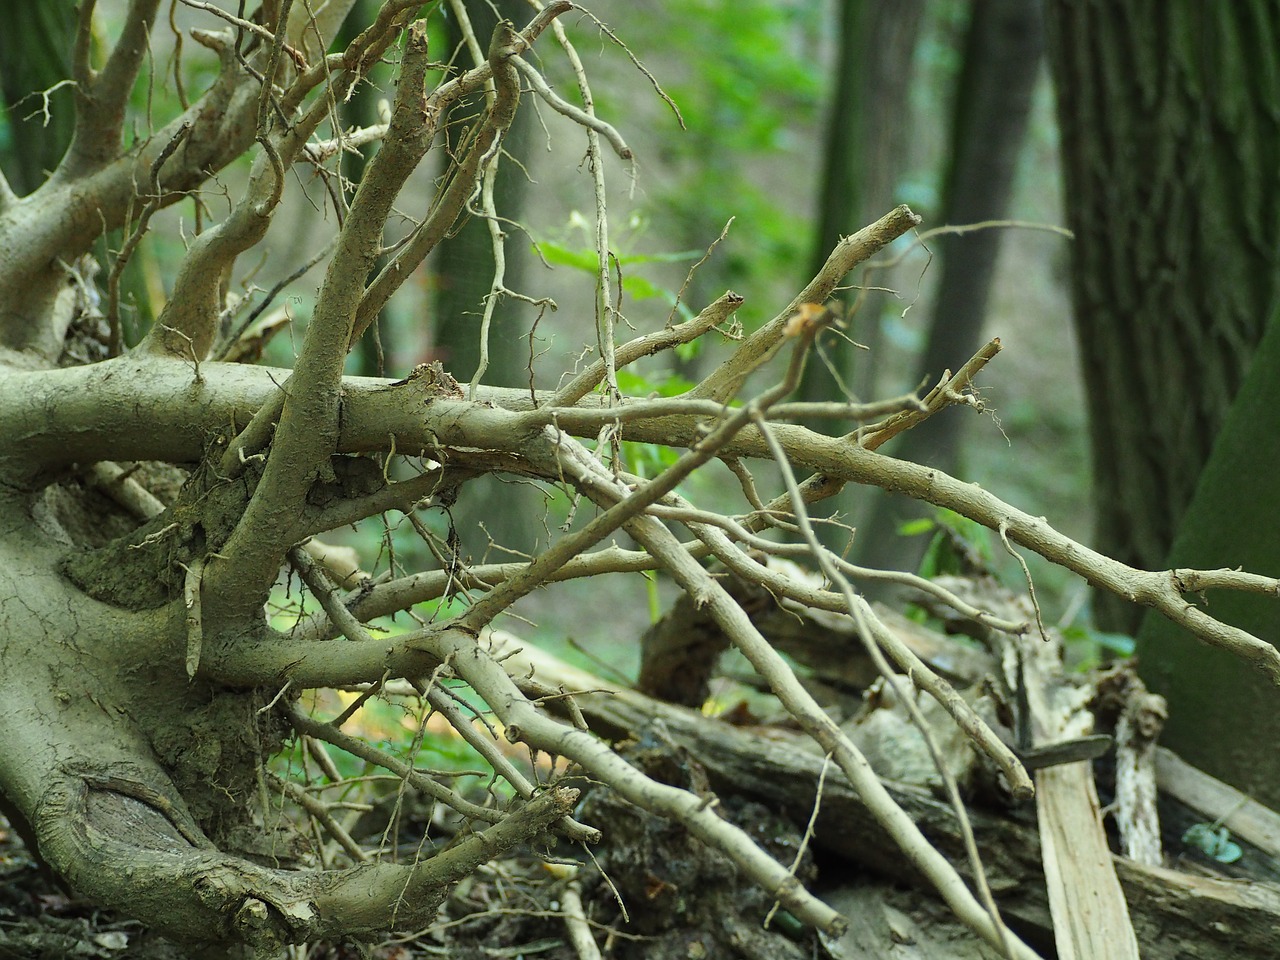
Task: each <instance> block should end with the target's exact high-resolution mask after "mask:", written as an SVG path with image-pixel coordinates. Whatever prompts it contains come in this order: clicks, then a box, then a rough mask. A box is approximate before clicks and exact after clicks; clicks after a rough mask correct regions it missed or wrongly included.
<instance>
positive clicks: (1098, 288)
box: [1047, 0, 1280, 631]
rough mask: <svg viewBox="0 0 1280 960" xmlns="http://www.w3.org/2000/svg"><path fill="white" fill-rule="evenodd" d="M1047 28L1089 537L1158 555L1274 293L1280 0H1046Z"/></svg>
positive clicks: (1128, 616)
mask: <svg viewBox="0 0 1280 960" xmlns="http://www.w3.org/2000/svg"><path fill="white" fill-rule="evenodd" d="M1047 26H1048V49H1049V53H1050V62H1051V64H1052V69H1053V74H1054V81H1055V84H1056V88H1057V95H1058V119H1059V124H1060V126H1061V135H1062V157H1063V175H1064V179H1065V200H1066V207H1067V221H1068V226H1070V228H1071V229H1072V230H1073V231H1074V232H1075V235H1076V240H1075V244H1074V246H1073V250H1074V262H1073V268H1072V292H1073V296H1074V300H1075V315H1076V330H1077V336H1078V337H1079V340H1080V350H1081V357H1082V362H1083V365H1084V370H1083V373H1084V378H1085V381H1086V384H1087V390H1086V396H1087V397H1088V403H1089V421H1090V430H1091V437H1090V439H1091V445H1092V450H1093V471H1094V478H1095V489H1094V497H1095V501H1096V510H1097V519H1098V537H1097V539H1098V544H1097V546H1098V548H1099V549H1100V550H1102V551H1104V552H1106V553H1108V554H1111V555H1112V556H1115V557H1116V558H1118V559H1120V560H1123V561H1124V562H1126V563H1130V564H1134V565H1136V566H1140V567H1159V566H1161V565H1162V564H1163V562H1164V560H1165V557H1166V556H1167V555H1168V553H1169V548H1170V546H1171V545H1172V543H1173V540H1174V535H1175V533H1176V531H1177V528H1178V524H1179V522H1180V520H1181V519H1182V516H1183V513H1184V511H1185V510H1186V508H1187V505H1188V503H1189V502H1190V500H1191V497H1192V494H1193V492H1194V491H1195V488H1196V481H1197V477H1198V476H1199V474H1200V470H1201V468H1202V467H1203V466H1204V463H1205V461H1206V459H1207V458H1208V456H1209V451H1210V448H1211V447H1212V444H1213V441H1214V437H1215V436H1216V435H1217V433H1218V430H1219V428H1220V427H1221V425H1222V422H1223V419H1224V417H1225V416H1226V414H1227V411H1228V409H1229V408H1230V406H1231V403H1232V401H1233V400H1234V398H1235V396H1236V392H1237V391H1238V390H1239V388H1240V384H1241V382H1242V381H1243V379H1244V375H1245V372H1246V371H1247V369H1248V364H1249V361H1250V358H1251V357H1252V355H1253V352H1254V348H1255V347H1256V345H1257V344H1258V342H1259V340H1260V339H1261V338H1262V335H1263V332H1264V331H1265V329H1266V325H1267V322H1268V320H1269V318H1270V317H1271V316H1272V314H1273V313H1274V310H1275V306H1276V303H1277V293H1278V292H1280V291H1278V281H1280V271H1278V270H1277V266H1278V258H1280V194H1277V191H1276V190H1275V182H1276V170H1277V169H1280V120H1278V118H1277V115H1276V112H1275V104H1276V103H1277V102H1280V71H1278V70H1277V50H1278V49H1280V10H1278V9H1277V8H1276V6H1275V5H1274V4H1271V3H1263V2H1241V3H1231V4H1215V3H1210V4H1206V3H1199V2H1196V0H1175V2H1168V3H1165V2H1158V0H1126V2H1120V3H1112V2H1107V3H1100V2H1089V3H1079V2H1065V0H1051V2H1050V3H1049V5H1048V23H1047ZM1096 613H1097V616H1098V620H1099V622H1100V623H1102V624H1104V625H1106V626H1108V627H1111V628H1119V629H1123V630H1126V631H1133V630H1134V629H1136V627H1137V624H1138V621H1139V617H1140V613H1139V611H1138V609H1137V608H1135V607H1132V606H1126V605H1124V604H1123V603H1122V602H1120V601H1118V600H1115V599H1114V598H1102V597H1099V600H1098V608H1097V611H1096Z"/></svg>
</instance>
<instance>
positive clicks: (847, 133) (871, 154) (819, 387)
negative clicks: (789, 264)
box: [802, 0, 924, 400]
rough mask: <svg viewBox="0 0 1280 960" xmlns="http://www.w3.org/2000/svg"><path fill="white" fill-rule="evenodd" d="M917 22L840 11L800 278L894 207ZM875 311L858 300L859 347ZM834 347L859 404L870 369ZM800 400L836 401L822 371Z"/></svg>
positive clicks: (810, 373)
mask: <svg viewBox="0 0 1280 960" xmlns="http://www.w3.org/2000/svg"><path fill="white" fill-rule="evenodd" d="M923 16H924V3H923V2H922V0H901V2H898V0H842V2H841V4H840V8H839V17H840V24H839V26H840V49H839V51H838V53H837V54H836V60H835V85H834V86H835V89H834V90H833V92H832V95H831V110H830V115H829V118H828V120H827V126H826V144H825V147H824V149H823V162H822V183H821V186H820V187H819V189H818V232H817V237H816V245H815V248H814V252H813V256H812V262H811V263H810V264H809V266H810V270H809V273H808V274H807V276H813V275H814V274H816V273H817V272H818V270H820V269H821V268H822V264H823V262H824V261H825V260H826V258H827V254H828V253H830V252H831V251H832V250H833V249H835V246H836V244H837V243H839V242H840V238H841V237H844V236H848V235H849V233H850V232H851V231H852V230H854V229H855V228H856V227H857V226H858V225H859V224H862V223H869V222H871V221H872V220H874V219H875V218H876V217H877V216H879V215H880V214H881V213H883V212H884V211H885V210H888V209H889V208H890V207H892V206H893V204H894V196H893V192H894V188H895V187H896V186H897V181H898V177H899V175H900V173H901V171H902V168H903V165H904V164H905V162H906V156H907V143H908V135H909V133H910V130H911V125H910V124H909V123H908V122H907V121H906V119H905V118H906V117H907V116H908V115H909V112H910V110H909V102H908V99H907V94H908V92H909V90H910V87H911V77H912V73H913V71H912V64H913V61H914V55H915V47H916V38H917V36H918V35H919V32H920V21H921V19H922V18H923ZM855 295H856V294H854V293H851V294H850V295H849V299H850V300H852V299H853V296H855ZM882 307H883V298H882V296H881V295H879V294H876V293H869V294H868V295H867V296H866V298H865V300H863V302H862V305H861V307H860V308H859V310H858V314H857V317H856V319H855V320H854V325H853V326H854V329H853V331H852V332H853V335H854V336H855V338H856V339H858V340H859V341H860V342H862V343H864V344H868V345H871V344H872V343H873V342H874V341H875V340H876V339H877V331H878V329H879V320H878V315H879V312H880V310H881V308H882ZM838 342H839V344H840V346H839V348H838V349H834V350H833V351H832V356H833V360H834V362H835V363H836V369H837V371H838V373H839V375H840V378H841V379H842V380H843V381H844V383H845V384H846V385H847V386H849V387H852V388H853V389H854V390H855V392H857V393H858V394H859V395H860V396H862V397H864V398H868V397H870V396H872V395H873V391H874V383H873V382H872V373H873V371H874V365H873V364H872V363H870V362H868V361H867V360H866V359H865V358H863V357H862V356H860V354H862V351H855V350H854V349H852V348H851V347H849V346H847V345H846V344H845V343H844V342H843V341H838ZM802 395H803V396H804V398H805V399H806V400H832V399H842V398H843V393H842V391H841V388H840V386H839V385H838V384H837V383H835V381H834V380H833V378H832V376H831V374H830V372H829V371H827V370H826V368H825V367H824V366H823V365H822V364H821V363H811V364H810V365H809V368H808V370H807V372H806V374H805V380H804V385H803V387H802Z"/></svg>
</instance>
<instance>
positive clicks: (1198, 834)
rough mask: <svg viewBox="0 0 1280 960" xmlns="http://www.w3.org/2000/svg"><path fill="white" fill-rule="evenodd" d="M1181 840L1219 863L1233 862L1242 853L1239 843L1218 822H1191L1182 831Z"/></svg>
mask: <svg viewBox="0 0 1280 960" xmlns="http://www.w3.org/2000/svg"><path fill="white" fill-rule="evenodd" d="M1182 842H1183V843H1185V844H1186V845H1187V846H1189V847H1194V848H1195V849H1197V850H1199V851H1200V852H1201V853H1203V854H1204V855H1205V856H1206V857H1212V858H1213V859H1214V860H1217V861H1218V862H1219V863H1235V862H1236V861H1237V860H1239V859H1240V857H1241V856H1243V854H1244V851H1243V850H1241V849H1240V844H1238V843H1236V842H1235V841H1234V840H1232V839H1231V831H1230V830H1228V829H1227V828H1226V827H1224V826H1222V824H1221V823H1219V822H1214V823H1193V824H1192V825H1191V826H1190V827H1188V828H1187V830H1186V832H1185V833H1183V835H1182Z"/></svg>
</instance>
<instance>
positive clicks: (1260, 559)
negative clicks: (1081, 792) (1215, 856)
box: [1138, 314, 1280, 808]
mask: <svg viewBox="0 0 1280 960" xmlns="http://www.w3.org/2000/svg"><path fill="white" fill-rule="evenodd" d="M1278 409H1280V323H1276V322H1275V320H1274V314H1273V320H1272V322H1271V324H1270V326H1269V328H1268V332H1267V335H1266V337H1264V338H1263V341H1262V343H1261V344H1259V346H1258V350H1257V353H1256V354H1255V357H1254V361H1253V364H1252V366H1251V367H1250V370H1249V375H1248V377H1247V378H1246V380H1245V383H1244V386H1243V387H1242V388H1241V390H1240V393H1239V394H1238V395H1237V397H1236V401H1235V403H1234V404H1232V407H1231V412H1230V413H1229V414H1228V416H1227V418H1226V421H1225V422H1224V423H1223V425H1222V429H1221V431H1220V432H1219V434H1218V439H1217V442H1216V443H1215V444H1214V446H1213V453H1212V455H1211V456H1210V458H1209V462H1208V463H1207V464H1206V465H1205V468H1204V470H1203V471H1202V472H1201V474H1200V480H1199V484H1198V485H1197V487H1196V492H1195V496H1194V497H1193V498H1192V500H1191V503H1190V505H1189V506H1188V507H1187V510H1186V512H1185V513H1184V514H1183V518H1182V523H1181V524H1180V526H1179V528H1178V537H1177V540H1175V541H1174V545H1173V552H1172V553H1171V554H1170V556H1169V563H1170V565H1171V566H1178V567H1189V566H1199V567H1237V566H1241V565H1244V566H1246V567H1247V568H1248V569H1250V570H1256V571H1257V572H1258V573H1262V574H1267V575H1269V576H1273V577H1274V576H1278V575H1280V539H1277V537H1276V536H1275V535H1274V533H1273V529H1272V528H1271V526H1270V524H1269V523H1268V522H1267V520H1268V519H1269V516H1270V513H1271V510H1272V505H1274V504H1275V503H1277V502H1280V445H1277V444H1276V442H1275V437H1276V410H1278ZM1188 599H1189V600H1191V602H1193V603H1198V604H1205V605H1208V604H1212V610H1213V612H1214V615H1215V616H1219V617H1220V616H1226V617H1228V618H1229V619H1230V621H1231V622H1232V623H1234V624H1236V625H1237V626H1239V627H1240V628H1242V629H1244V630H1248V631H1249V632H1250V633H1252V634H1253V635H1254V636H1256V637H1260V638H1261V639H1263V640H1266V641H1267V642H1269V643H1272V644H1280V628H1278V627H1277V623H1276V598H1275V597H1274V596H1270V595H1267V594H1256V593H1221V592H1215V593H1213V594H1212V595H1210V596H1209V597H1189V598H1188ZM1138 656H1139V659H1140V664H1141V668H1142V673H1143V676H1144V677H1145V678H1146V679H1147V682H1148V684H1149V685H1150V686H1151V687H1152V689H1155V690H1158V691H1160V693H1162V694H1163V695H1164V696H1165V698H1166V699H1167V700H1168V701H1169V707H1170V710H1169V720H1168V722H1167V723H1166V725H1165V728H1164V740H1165V742H1166V743H1168V744H1170V745H1171V746H1174V747H1175V748H1176V749H1177V750H1178V751H1179V752H1180V753H1182V754H1183V756H1185V757H1186V758H1187V759H1188V760H1190V761H1192V762H1193V763H1195V764H1196V765H1197V766H1199V767H1202V768H1203V769H1205V770H1207V771H1208V772H1209V773H1212V774H1213V775H1214V776H1216V777H1219V778H1221V779H1223V780H1226V781H1228V782H1230V783H1232V784H1234V785H1236V786H1237V787H1239V788H1240V789H1241V790H1243V791H1245V792H1246V793H1249V794H1251V795H1252V796H1254V797H1255V798H1256V799H1258V800H1260V801H1261V802H1263V803H1265V804H1266V805H1268V806H1270V807H1273V808H1280V755H1278V754H1277V753H1276V751H1275V750H1271V749H1266V748H1260V746H1261V745H1263V744H1273V743H1276V742H1280V711H1277V710H1276V689H1275V686H1274V685H1273V684H1271V683H1269V682H1268V681H1267V680H1266V679H1265V678H1263V677H1261V676H1258V675H1257V674H1256V672H1255V671H1253V670H1250V669H1249V667H1248V665H1247V664H1244V663H1242V662H1240V661H1239V660H1237V659H1236V658H1234V657H1231V656H1229V655H1228V654H1226V653H1224V652H1223V651H1221V650H1215V649H1213V648H1211V647H1208V646H1206V645H1204V644H1203V643H1200V642H1199V641H1197V640H1195V639H1194V638H1192V637H1190V636H1188V635H1187V634H1186V633H1185V632H1184V631H1181V630H1179V629H1177V628H1176V627H1174V626H1173V625H1172V624H1170V623H1169V622H1168V621H1167V620H1164V619H1163V618H1162V617H1153V616H1148V617H1145V618H1144V619H1143V622H1142V629H1141V631H1140V632H1139V634H1138Z"/></svg>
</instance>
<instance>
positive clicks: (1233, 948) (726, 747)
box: [506, 647, 1280, 960]
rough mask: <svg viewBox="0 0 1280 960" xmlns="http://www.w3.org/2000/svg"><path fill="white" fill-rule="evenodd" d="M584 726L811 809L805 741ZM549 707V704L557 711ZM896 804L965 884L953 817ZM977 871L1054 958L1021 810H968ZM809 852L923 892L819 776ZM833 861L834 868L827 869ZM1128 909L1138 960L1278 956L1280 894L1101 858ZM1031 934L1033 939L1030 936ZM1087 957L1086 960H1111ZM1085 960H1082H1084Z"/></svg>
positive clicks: (1023, 930)
mask: <svg viewBox="0 0 1280 960" xmlns="http://www.w3.org/2000/svg"><path fill="white" fill-rule="evenodd" d="M506 663H507V665H508V668H509V669H510V670H511V671H512V672H513V673H514V674H516V675H524V673H525V672H526V671H527V670H528V669H529V667H530V666H533V667H535V668H536V674H535V676H536V678H537V679H538V680H540V681H542V682H544V683H551V684H552V685H554V686H559V685H560V684H561V683H564V684H566V685H567V686H568V687H569V688H577V689H594V690H600V689H608V688H609V685H608V684H605V683H603V682H601V681H600V680H599V678H596V677H593V676H591V675H589V674H586V673H583V672H582V671H578V670H574V669H573V668H569V667H567V666H565V665H564V664H562V663H558V662H557V661H555V660H554V659H552V658H550V657H549V656H547V655H546V654H543V653H541V652H539V651H536V650H534V649H533V648H531V647H526V648H525V649H524V651H523V652H522V653H521V654H520V655H519V656H517V657H513V658H511V659H510V660H508V661H506ZM577 702H578V704H579V706H580V707H581V709H582V712H583V714H584V715H585V716H586V718H587V719H588V721H589V722H590V724H591V725H592V727H593V728H595V729H596V730H598V731H600V732H602V733H604V734H605V735H607V736H611V737H616V738H625V737H627V736H629V735H631V736H635V737H637V738H640V737H644V736H645V735H651V736H656V737H657V738H658V739H659V741H660V742H665V743H668V744H671V745H674V746H677V747H679V748H680V749H682V750H686V751H688V754H689V756H690V757H692V758H693V759H696V760H697V761H698V762H699V763H700V764H701V765H702V766H703V767H704V768H705V770H706V773H707V776H708V778H709V780H710V782H711V784H712V786H713V788H714V789H715V790H716V791H717V792H718V793H722V794H730V793H740V794H744V795H747V796H750V797H754V798H757V799H760V800H763V801H765V802H766V803H768V804H770V805H771V806H773V807H775V808H777V809H783V810H785V811H786V812H787V813H788V814H789V815H790V816H792V817H793V818H795V819H797V820H800V821H805V820H807V818H808V817H809V815H810V812H811V811H812V809H813V803H814V798H815V796H816V794H817V785H818V778H819V775H820V773H821V770H822V766H823V760H822V757H821V755H819V754H818V753H817V752H816V748H814V747H813V746H812V744H810V743H809V742H808V741H807V740H806V739H805V738H803V737H801V736H800V735H799V734H797V733H793V732H789V731H785V730H780V729H777V728H743V727H734V726H730V725H729V724H727V723H723V722H720V721H717V720H713V719H709V718H707V717H706V716H704V715H702V714H701V713H699V712H697V711H693V710H688V709H685V708H680V707H675V706H672V705H670V704H663V703H659V702H656V701H653V700H650V699H649V698H647V697H644V696H643V695H641V694H638V693H636V692H635V691H631V690H625V689H622V688H613V691H612V692H609V693H595V694H588V695H583V696H580V697H578V698H577ZM557 703H558V702H557V701H549V702H548V707H551V708H555V707H556V706H557ZM888 786H889V788H890V790H891V792H892V794H893V796H894V799H895V800H897V802H898V803H900V804H901V805H902V806H903V809H905V810H906V811H907V813H908V814H909V815H910V816H911V817H912V819H913V820H915V822H916V823H917V824H918V825H919V826H920V828H921V830H922V831H923V832H924V833H925V835H926V836H927V837H928V838H929V839H930V840H931V841H932V842H933V843H934V844H935V845H936V846H937V847H938V848H939V849H940V850H941V851H942V852H943V853H944V854H946V855H947V856H948V857H949V858H950V859H951V860H952V861H953V862H954V863H956V865H957V867H958V868H959V869H960V870H961V872H962V873H966V875H967V872H968V870H967V866H966V865H965V863H964V854H963V848H962V844H961V840H960V836H959V830H958V827H957V823H956V817H955V813H954V812H953V811H952V810H951V809H950V807H948V806H947V805H946V804H945V803H943V802H941V801H939V800H938V799H936V798H935V797H934V796H933V795H932V794H930V793H929V791H927V790H922V789H916V788H911V787H907V786H901V785H895V784H892V783H890V784H888ZM970 819H971V820H972V822H973V828H974V832H975V834H976V837H977V841H978V846H979V850H980V852H981V854H982V861H983V864H984V867H985V870H986V872H987V877H988V881H989V883H990V884H991V888H992V891H993V893H994V894H995V897H996V900H997V902H998V903H999V905H1000V909H1001V912H1002V913H1003V914H1004V916H1005V917H1006V919H1007V920H1008V921H1009V922H1010V923H1011V924H1013V925H1014V927H1015V928H1016V929H1017V930H1018V931H1019V933H1020V934H1021V935H1023V936H1024V938H1025V939H1027V940H1028V941H1029V942H1031V943H1033V944H1036V945H1037V947H1038V949H1043V950H1045V951H1047V950H1049V949H1051V948H1052V943H1053V939H1052V933H1051V931H1052V923H1051V920H1050V912H1049V898H1048V893H1047V891H1046V888H1045V883H1044V875H1043V872H1042V866H1041V858H1040V841H1039V837H1038V835H1037V828H1036V825H1035V821H1034V816H1033V812H1032V810H1031V809H1030V807H1029V806H1018V807H1013V808H1008V809H1003V810H991V809H987V808H983V807H980V806H974V807H972V809H971V810H970ZM813 843H814V844H815V846H816V847H817V848H818V849H820V850H822V851H824V853H825V854H826V855H827V857H828V860H827V864H828V865H827V867H826V870H825V872H824V874H823V877H822V882H823V883H824V884H832V885H839V867H838V866H836V865H835V864H836V863H838V861H839V860H840V859H846V860H848V861H850V865H849V876H850V878H852V877H854V876H855V875H863V874H865V872H866V871H867V870H870V871H872V872H873V873H875V874H877V875H879V876H882V877H885V878H888V879H890V880H892V881H895V882H898V883H907V884H913V885H916V886H917V887H918V888H919V889H918V890H917V892H916V894H915V895H916V896H918V897H922V898H927V897H929V896H930V894H928V893H926V892H925V890H926V886H925V885H924V884H923V882H922V880H921V877H920V876H919V874H918V873H917V871H916V870H915V869H914V868H913V867H912V865H911V864H910V863H909V862H908V861H907V860H906V859H905V858H904V857H903V856H902V854H901V851H900V850H899V849H898V847H897V846H896V845H895V844H894V843H893V841H892V840H890V838H889V837H888V836H887V835H886V834H885V833H884V832H883V831H882V830H880V828H879V827H878V826H877V825H876V824H875V822H874V820H873V819H872V817H871V816H870V814H869V813H868V812H867V810H866V808H865V807H864V806H863V805H862V803H861V801H860V800H859V799H858V797H857V796H856V794H855V793H854V792H853V790H852V789H851V788H850V787H849V785H848V783H847V782H846V781H845V780H844V778H843V777H842V776H841V775H840V774H839V772H838V771H835V770H833V769H831V768H828V770H827V775H826V781H825V784H824V788H823V794H822V802H821V806H820V808H819V811H818V815H817V818H816V821H815V836H814V839H813ZM831 858H834V860H833V859H831ZM1111 859H1112V862H1113V864H1114V866H1115V870H1116V873H1117V875H1118V878H1119V883H1120V887H1121V888H1122V889H1123V891H1124V895H1125V899H1126V900H1127V902H1128V906H1129V912H1130V917H1131V919H1132V923H1133V928H1134V931H1135V933H1136V935H1137V942H1138V945H1139V948H1140V949H1141V955H1142V957H1143V960H1181V958H1185V957H1188V956H1194V957H1196V958H1197V960H1252V958H1257V960H1271V958H1273V957H1275V956H1276V955H1277V951H1278V950H1280V933H1278V932H1277V931H1280V885H1277V884H1273V883H1268V882H1264V881H1242V880H1224V879H1217V878H1210V877H1201V876H1192V875H1189V874H1186V873H1181V872H1179V871H1175V870H1170V869H1166V868H1161V867H1147V866H1142V865H1140V864H1136V863H1133V862H1132V861H1129V860H1126V859H1124V858H1122V857H1116V856H1114V855H1113V856H1112V857H1111ZM1037 932H1038V933H1037ZM1112 955H1113V954H1111V953H1099V954H1094V955H1093V956H1095V957H1102V956H1112ZM1090 960H1092V958H1090Z"/></svg>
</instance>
